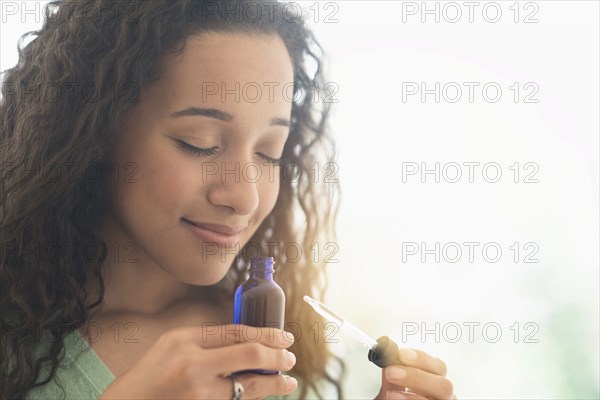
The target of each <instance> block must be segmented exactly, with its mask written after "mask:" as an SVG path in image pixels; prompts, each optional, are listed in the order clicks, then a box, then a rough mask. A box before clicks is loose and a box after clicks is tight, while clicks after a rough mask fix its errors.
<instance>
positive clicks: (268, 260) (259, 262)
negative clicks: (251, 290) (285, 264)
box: [248, 257, 273, 280]
mask: <svg viewBox="0 0 600 400" xmlns="http://www.w3.org/2000/svg"><path fill="white" fill-rule="evenodd" d="M248 272H249V274H250V279H269V280H272V279H273V258H272V257H264V258H253V259H252V261H251V262H250V268H249V269H248Z"/></svg>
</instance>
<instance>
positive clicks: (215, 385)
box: [100, 324, 297, 400]
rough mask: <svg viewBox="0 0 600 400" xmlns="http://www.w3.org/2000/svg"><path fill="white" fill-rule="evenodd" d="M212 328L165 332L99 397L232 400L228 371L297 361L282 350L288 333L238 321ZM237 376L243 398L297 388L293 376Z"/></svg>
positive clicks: (288, 342) (276, 366)
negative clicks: (209, 329)
mask: <svg viewBox="0 0 600 400" xmlns="http://www.w3.org/2000/svg"><path fill="white" fill-rule="evenodd" d="M212 328H213V329H211V331H210V332H208V331H207V330H203V328H200V327H184V328H176V329H173V330H171V331H168V332H166V333H165V334H163V335H162V336H161V337H160V338H159V339H158V340H157V341H156V342H155V343H154V344H153V345H152V347H150V349H149V350H148V351H147V352H146V353H145V354H144V356H143V357H142V358H141V359H140V360H139V361H138V362H137V363H136V364H135V365H134V366H133V367H132V368H131V369H129V370H128V371H127V372H125V373H124V374H123V375H121V376H119V377H118V378H117V379H115V380H114V381H113V382H112V383H111V384H110V385H109V386H108V388H107V389H106V391H105V392H104V393H103V394H102V396H101V397H100V399H102V400H108V399H230V398H231V397H232V395H233V384H232V381H231V379H230V378H228V377H227V375H229V374H230V373H231V372H234V371H241V370H246V369H267V370H276V371H289V370H290V369H291V368H292V367H293V366H294V364H295V363H296V359H295V357H294V356H293V354H292V353H290V352H288V351H287V350H285V348H287V347H289V346H290V345H291V344H292V343H293V341H294V340H293V336H292V334H290V333H288V332H284V331H281V330H279V329H275V328H256V327H252V326H248V325H237V324H236V325H234V324H228V325H221V326H217V327H216V330H215V327H214V326H212ZM290 355H291V356H290ZM236 380H237V381H238V382H240V383H241V384H242V385H243V387H244V394H243V398H244V399H256V398H260V399H262V398H264V397H268V396H281V395H285V394H289V393H291V392H293V391H294V390H296V388H297V382H296V380H295V379H293V378H289V379H286V375H283V374H281V375H259V374H243V375H239V376H236Z"/></svg>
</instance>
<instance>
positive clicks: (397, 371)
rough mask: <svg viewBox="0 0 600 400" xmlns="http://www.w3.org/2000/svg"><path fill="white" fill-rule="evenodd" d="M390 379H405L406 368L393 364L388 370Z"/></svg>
mask: <svg viewBox="0 0 600 400" xmlns="http://www.w3.org/2000/svg"><path fill="white" fill-rule="evenodd" d="M386 376H387V377H388V379H395V380H396V379H404V378H406V370H405V369H404V368H400V367H395V366H391V367H388V369H387V371H386Z"/></svg>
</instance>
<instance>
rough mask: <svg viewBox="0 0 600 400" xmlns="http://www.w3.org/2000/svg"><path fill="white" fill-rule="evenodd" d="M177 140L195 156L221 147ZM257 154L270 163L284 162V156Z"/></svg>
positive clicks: (208, 154)
mask: <svg viewBox="0 0 600 400" xmlns="http://www.w3.org/2000/svg"><path fill="white" fill-rule="evenodd" d="M175 142H176V143H177V145H178V147H179V148H180V149H181V150H183V151H185V152H186V153H190V154H192V155H194V156H212V155H214V154H216V153H217V150H218V149H219V147H218V146H213V147H209V148H201V147H196V146H192V145H191V144H189V143H186V142H184V141H183V140H179V139H175ZM257 154H258V155H259V156H260V157H262V158H264V159H265V160H267V162H269V164H273V165H276V166H280V165H281V164H282V162H283V158H273V157H269V156H267V155H265V154H262V153H257Z"/></svg>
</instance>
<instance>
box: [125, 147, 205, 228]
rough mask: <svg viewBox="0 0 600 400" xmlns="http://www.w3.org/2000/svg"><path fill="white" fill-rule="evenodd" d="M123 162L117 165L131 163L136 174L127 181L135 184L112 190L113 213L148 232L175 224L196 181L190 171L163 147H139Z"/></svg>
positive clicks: (178, 158) (172, 153)
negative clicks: (113, 198)
mask: <svg viewBox="0 0 600 400" xmlns="http://www.w3.org/2000/svg"><path fill="white" fill-rule="evenodd" d="M127 158H128V160H121V161H120V165H123V162H125V163H126V162H133V163H134V165H135V167H136V173H135V175H134V176H133V179H131V180H134V181H135V182H124V181H123V180H122V179H121V180H119V182H118V183H117V184H116V185H115V186H114V193H115V209H116V210H117V212H118V213H119V214H120V215H121V217H122V218H123V219H125V220H129V221H131V222H133V223H135V224H136V225H143V226H144V227H145V228H146V229H151V230H154V229H152V227H153V226H154V227H158V226H160V225H162V226H164V224H172V223H174V222H177V221H178V220H179V218H180V217H181V216H182V215H183V214H182V212H183V211H182V209H183V205H184V204H185V201H186V199H188V198H189V197H190V196H191V195H192V194H191V193H190V191H191V190H193V188H194V185H193V182H194V180H195V179H196V177H195V176H194V173H193V172H194V171H193V169H190V167H189V165H188V164H187V163H185V162H184V161H183V160H182V159H181V157H177V155H176V154H175V152H173V151H170V150H169V149H165V148H164V146H156V145H155V146H152V144H149V145H148V146H139V147H137V148H136V151H135V152H130V153H129V155H128V157H127Z"/></svg>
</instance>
